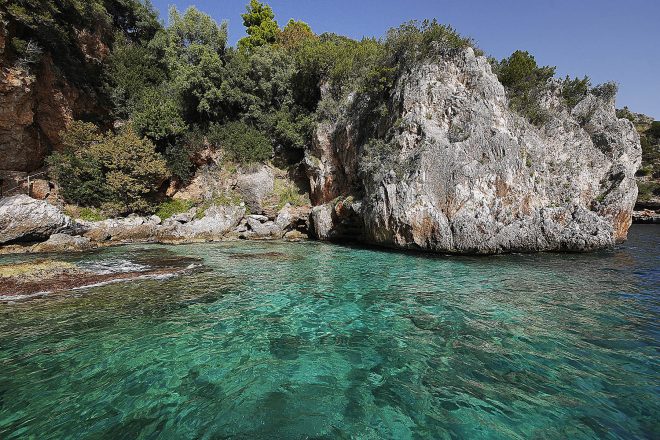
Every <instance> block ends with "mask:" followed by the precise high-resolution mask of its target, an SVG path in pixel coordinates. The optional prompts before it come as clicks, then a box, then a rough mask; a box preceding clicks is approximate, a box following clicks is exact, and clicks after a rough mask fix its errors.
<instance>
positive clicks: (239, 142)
mask: <svg viewBox="0 0 660 440" xmlns="http://www.w3.org/2000/svg"><path fill="white" fill-rule="evenodd" d="M208 137H209V142H210V143H211V144H214V145H217V146H220V147H222V148H223V149H224V150H225V151H226V152H227V155H228V157H229V159H230V160H232V161H235V162H238V163H242V164H247V163H253V162H263V161H265V160H268V159H270V157H271V155H272V154H273V149H272V147H271V144H270V140H269V139H268V138H267V137H266V136H265V135H264V134H263V133H262V132H261V131H259V130H257V129H255V128H254V127H252V126H250V125H247V124H245V123H243V122H229V123H227V124H225V125H214V126H212V127H211V130H210V131H209V136H208Z"/></svg>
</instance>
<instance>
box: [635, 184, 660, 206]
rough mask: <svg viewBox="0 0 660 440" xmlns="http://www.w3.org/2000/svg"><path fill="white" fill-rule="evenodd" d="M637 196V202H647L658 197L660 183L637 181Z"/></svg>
mask: <svg viewBox="0 0 660 440" xmlns="http://www.w3.org/2000/svg"><path fill="white" fill-rule="evenodd" d="M637 188H638V189H639V194H638V195H637V200H639V201H642V202H648V201H650V200H651V199H653V198H656V197H660V183H658V182H653V181H640V180H638V181H637Z"/></svg>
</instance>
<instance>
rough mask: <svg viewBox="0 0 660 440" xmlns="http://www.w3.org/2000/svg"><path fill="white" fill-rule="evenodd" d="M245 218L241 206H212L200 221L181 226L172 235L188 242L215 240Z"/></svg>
mask: <svg viewBox="0 0 660 440" xmlns="http://www.w3.org/2000/svg"><path fill="white" fill-rule="evenodd" d="M244 216H245V208H244V207H241V206H212V207H210V208H208V209H207V210H206V213H205V216H204V217H203V218H202V219H199V220H194V221H192V222H190V223H186V224H184V225H181V226H180V227H179V228H177V229H176V230H175V231H173V233H172V235H173V236H174V237H179V238H184V239H189V240H192V239H194V240H199V239H204V240H217V239H220V238H222V237H223V236H224V235H225V234H227V233H228V232H229V231H231V230H232V229H234V228H235V227H236V226H238V225H239V223H240V222H241V219H243V217H244Z"/></svg>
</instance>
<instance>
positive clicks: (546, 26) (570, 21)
mask: <svg viewBox="0 0 660 440" xmlns="http://www.w3.org/2000/svg"><path fill="white" fill-rule="evenodd" d="M152 2H153V4H154V6H156V8H157V9H158V10H159V11H160V13H161V17H163V18H164V19H165V21H166V17H167V8H168V6H169V5H175V6H176V7H177V8H179V9H185V8H187V7H188V6H191V5H194V6H196V7H197V8H198V9H200V10H202V11H203V12H205V13H207V14H209V15H211V16H212V17H213V18H215V19H216V20H217V21H221V20H227V21H228V22H229V34H230V41H231V43H232V44H234V43H235V42H236V41H237V40H238V39H239V38H241V37H242V36H243V35H244V29H243V24H242V20H241V17H240V14H241V13H243V12H244V10H245V5H246V4H247V3H248V0H152ZM267 3H268V4H270V5H271V6H272V8H273V10H274V11H275V15H276V19H277V20H278V22H279V23H280V25H284V24H285V23H286V22H287V21H288V20H289V18H295V19H297V20H303V21H305V22H307V23H309V24H310V26H312V29H314V31H315V32H316V33H322V32H335V33H338V34H342V35H347V36H349V37H353V38H360V37H362V36H382V35H384V33H385V32H386V31H387V29H388V28H390V27H394V26H398V25H399V24H401V23H403V22H404V21H408V20H412V19H419V20H421V19H424V18H437V19H438V20H439V21H440V22H442V23H445V24H451V25H452V26H454V27H455V28H456V29H457V30H458V31H459V32H460V33H462V34H464V35H467V36H471V37H472V38H474V39H475V40H476V41H477V43H478V45H479V47H481V48H482V49H483V50H485V51H486V53H488V54H490V55H493V56H495V57H497V58H503V57H505V56H508V55H509V54H511V52H513V51H514V50H516V49H522V50H527V51H529V52H531V53H532V54H533V55H534V56H535V57H536V59H537V61H538V62H539V63H540V64H543V65H552V66H557V74H558V75H560V76H564V75H567V74H568V75H572V76H580V77H582V76H584V75H589V76H590V77H591V78H592V80H593V82H594V83H602V82H605V81H610V80H613V81H616V82H617V83H618V84H619V96H618V102H617V105H618V106H619V107H623V106H624V105H627V106H628V107H630V109H631V110H633V111H636V112H641V113H646V114H648V115H650V116H653V117H655V119H656V120H660V0H270V1H267Z"/></svg>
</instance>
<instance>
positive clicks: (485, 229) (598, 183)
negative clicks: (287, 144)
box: [305, 49, 641, 254]
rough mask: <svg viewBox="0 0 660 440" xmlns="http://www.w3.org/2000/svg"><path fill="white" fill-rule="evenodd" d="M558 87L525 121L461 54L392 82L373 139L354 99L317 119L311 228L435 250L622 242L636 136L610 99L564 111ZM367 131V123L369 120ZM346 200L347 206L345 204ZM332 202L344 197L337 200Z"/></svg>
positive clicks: (484, 70)
mask: <svg viewBox="0 0 660 440" xmlns="http://www.w3.org/2000/svg"><path fill="white" fill-rule="evenodd" d="M559 92H560V90H555V91H554V93H551V94H549V96H548V97H547V98H546V99H545V100H544V102H543V105H544V106H545V107H546V108H547V109H548V110H549V112H550V114H551V117H550V120H549V121H548V122H547V123H546V124H545V125H544V126H543V127H536V126H533V125H532V124H530V123H529V122H528V121H526V120H524V119H523V118H522V117H520V116H519V115H517V114H515V113H513V112H512V111H511V110H510V109H509V107H508V102H507V97H506V94H505V91H504V88H503V86H502V85H501V84H500V83H499V81H498V79H497V77H496V76H495V75H494V74H493V73H492V71H491V68H490V65H489V63H488V61H487V60H486V58H485V57H480V56H476V55H475V54H474V52H473V50H472V49H466V50H465V51H463V52H462V53H460V54H458V55H456V56H454V57H452V58H447V59H444V60H443V61H440V62H436V63H430V64H422V65H419V66H418V67H416V68H413V69H411V70H410V71H409V72H408V73H406V74H404V75H403V76H402V77H400V78H399V79H398V80H397V83H396V86H395V90H394V92H393V94H392V97H391V99H390V101H389V102H388V108H389V109H390V114H391V116H390V117H389V119H388V120H386V121H382V120H381V121H380V122H379V124H378V128H377V130H376V133H377V134H376V136H375V137H378V138H381V139H383V138H384V136H383V134H384V133H385V132H387V131H388V130H394V135H393V136H392V137H391V139H387V142H385V141H376V142H374V139H373V138H369V136H366V135H365V133H366V132H368V129H367V128H366V127H365V126H366V124H367V123H371V124H373V122H364V121H365V119H366V118H364V117H363V116H364V115H362V114H361V113H360V111H361V110H360V109H362V108H364V107H365V106H364V105H363V104H364V103H362V102H360V101H359V99H360V98H359V97H355V96H349V98H348V99H347V100H346V102H344V103H343V109H342V110H341V112H340V113H341V114H340V117H339V118H338V120H337V121H330V122H325V123H321V124H320V125H319V127H318V128H317V131H316V136H315V140H314V145H313V148H311V149H310V150H309V151H308V152H307V156H306V159H305V163H306V166H307V170H308V176H309V180H310V185H311V196H312V201H313V203H314V204H316V205H320V206H316V207H315V208H314V210H313V211H312V215H311V219H312V231H313V232H314V234H315V235H316V236H317V237H319V238H321V239H341V238H351V239H358V240H363V241H366V242H369V243H374V244H380V245H385V246H392V247H399V248H410V249H422V250H429V251H436V252H446V253H465V254H468V253H469V254H471V253H479V254H492V253H501V252H513V251H550V250H565V251H587V250H593V249H599V248H604V247H608V246H611V245H613V244H614V243H615V242H617V241H621V240H624V239H625V238H626V235H627V231H628V227H629V226H630V223H631V212H632V208H633V205H634V203H635V198H636V196H637V188H636V185H635V180H634V175H635V172H636V170H637V169H638V168H639V165H640V160H641V148H640V144H639V136H638V135H637V133H636V132H635V130H634V129H633V126H632V124H631V123H630V121H627V120H624V119H618V118H617V117H616V114H615V109H614V100H613V98H612V99H608V98H603V97H601V96H596V95H595V94H590V95H588V96H587V97H586V98H585V99H584V100H583V101H582V102H580V103H579V104H578V105H577V106H576V107H575V108H574V109H573V110H572V111H571V112H570V113H569V111H568V110H567V109H566V108H565V107H563V106H562V104H561V102H560V100H559V98H558V94H559ZM372 126H373V125H372ZM351 198H354V199H355V200H356V201H352V200H349V199H351ZM343 200H347V201H348V202H346V203H344V202H343Z"/></svg>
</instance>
